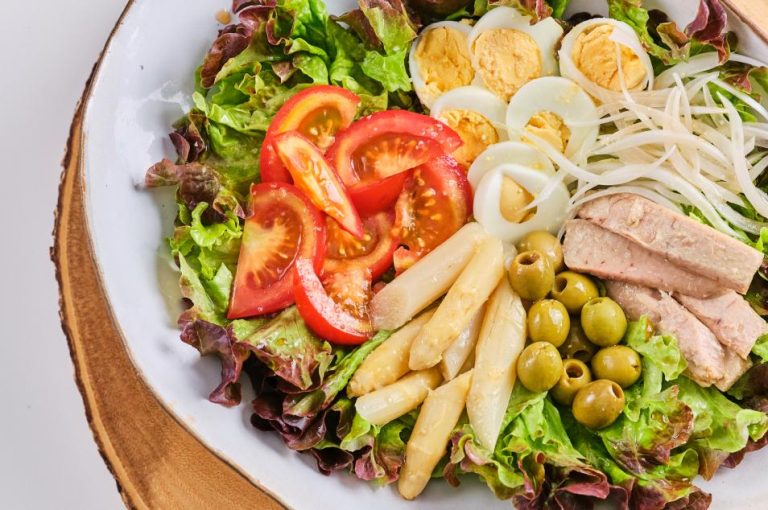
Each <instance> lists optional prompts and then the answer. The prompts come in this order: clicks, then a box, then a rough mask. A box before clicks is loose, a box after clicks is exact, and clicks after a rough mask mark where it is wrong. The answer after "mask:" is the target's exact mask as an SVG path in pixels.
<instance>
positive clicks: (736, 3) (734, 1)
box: [50, 0, 768, 509]
mask: <svg viewBox="0 0 768 510" xmlns="http://www.w3.org/2000/svg"><path fill="white" fill-rule="evenodd" d="M720 1H721V2H722V3H723V5H724V6H725V7H726V9H727V10H728V11H730V12H729V14H733V15H735V16H736V17H737V18H738V20H739V22H740V23H741V24H743V25H744V26H745V27H747V28H748V29H749V30H750V31H751V32H753V33H754V34H755V35H756V36H757V37H759V38H760V39H762V40H763V41H765V42H766V43H767V44H768V28H766V27H762V26H761V25H760V24H759V23H758V22H757V21H756V20H755V19H753V18H751V17H749V16H747V15H746V14H745V13H744V12H742V9H748V5H749V0H720ZM139 3H140V0H127V1H126V5H125V7H124V8H123V10H122V12H121V14H120V16H119V17H118V19H117V21H116V22H115V25H114V26H113V28H112V30H111V31H110V33H109V36H108V37H107V40H106V42H105V43H104V46H103V48H102V49H101V51H100V52H99V55H98V57H97V59H96V61H95V63H94V65H93V68H92V70H91V72H90V75H89V77H88V79H87V80H86V82H85V85H84V89H83V92H82V94H81V96H80V98H79V100H78V102H77V104H76V108H75V113H74V114H73V118H72V121H71V123H70V128H69V132H68V137H67V141H66V147H65V155H64V157H63V159H62V162H61V167H62V168H61V172H60V182H59V191H58V197H57V204H56V209H55V210H54V229H53V234H52V236H53V239H54V244H53V246H52V247H51V249H50V256H51V260H52V262H53V263H54V266H55V269H56V270H55V277H56V280H57V284H58V294H59V317H60V323H61V327H62V330H63V332H64V335H65V337H66V339H67V343H68V347H69V353H70V357H71V359H72V362H73V365H74V374H73V375H74V379H75V382H76V385H77V388H78V391H79V392H80V395H81V398H82V400H83V404H84V408H85V414H86V419H87V422H88V426H89V428H90V429H91V432H92V434H93V437H94V441H95V443H96V445H97V448H98V451H99V454H100V455H101V457H102V459H103V460H104V463H105V464H106V466H107V469H108V470H109V472H110V474H111V475H112V477H113V478H114V479H115V481H116V483H117V489H118V492H119V494H120V496H121V498H122V499H123V501H124V502H125V503H126V505H127V506H128V507H129V508H140V507H141V503H142V501H141V499H140V495H138V494H136V495H132V494H131V491H128V490H126V486H127V485H131V483H130V481H129V480H128V479H127V476H126V477H125V478H124V477H123V476H121V475H120V474H119V470H117V469H116V466H115V463H116V462H117V461H118V459H112V458H111V457H110V455H109V454H108V452H107V451H106V449H105V448H104V442H105V441H104V438H102V437H101V436H102V434H103V433H102V432H100V431H99V430H97V428H96V427H95V425H94V423H93V412H92V411H93V409H92V408H93V407H94V406H95V404H94V403H93V402H91V401H90V399H89V398H88V395H87V391H86V389H85V388H84V385H83V381H82V378H81V366H80V363H79V362H78V358H79V354H78V352H77V348H76V346H75V345H76V342H75V340H74V338H73V337H74V333H73V331H72V328H71V327H70V326H69V324H68V322H67V313H66V309H65V308H66V305H67V299H66V297H65V292H64V288H65V286H67V285H68V283H67V282H66V281H65V280H67V278H68V277H67V276H66V275H65V274H64V271H63V270H62V265H61V260H60V259H61V257H60V255H61V251H62V246H63V245H64V244H65V239H63V238H62V232H63V231H64V230H65V229H63V228H62V223H63V221H64V220H65V219H66V218H65V216H64V215H62V214H61V212H62V209H63V202H64V201H65V200H67V196H66V189H65V188H66V182H67V179H68V178H71V177H72V175H71V174H77V175H75V176H74V177H75V178H76V179H77V181H78V182H76V183H75V184H74V185H75V186H76V187H77V190H76V191H75V192H79V193H81V194H82V201H83V209H84V219H85V221H84V225H83V228H84V230H85V232H86V241H87V247H86V250H87V251H88V253H89V254H90V256H91V260H92V263H93V267H94V269H95V272H96V276H97V279H98V285H99V287H100V288H101V289H102V291H104V295H105V297H107V299H105V301H104V307H105V309H106V310H107V311H108V314H109V316H110V319H111V322H112V324H113V325H114V327H115V330H116V331H117V332H118V333H119V336H120V342H121V344H122V347H123V349H124V352H125V354H126V355H127V357H128V359H129V360H130V363H131V365H132V366H133V368H134V370H135V371H136V373H137V374H138V376H139V378H140V379H141V381H142V383H143V384H144V385H145V387H146V388H147V389H148V390H149V394H150V395H151V396H152V397H153V398H154V401H155V402H156V403H157V404H159V406H160V407H161V408H162V410H163V411H165V413H166V414H168V415H169V416H170V417H171V418H172V419H173V420H174V421H175V422H176V423H177V424H178V425H179V426H180V427H182V428H183V429H184V430H185V431H186V432H187V433H188V434H189V435H190V436H191V437H192V438H194V440H195V441H197V442H198V443H200V444H201V445H202V446H203V447H204V448H205V449H206V450H208V451H209V452H211V453H212V454H213V455H215V456H216V457H217V458H218V459H220V460H221V461H222V462H224V463H225V464H226V465H227V466H229V467H230V468H231V469H232V470H234V471H235V472H236V473H237V474H239V475H241V476H242V477H244V478H245V479H246V480H247V481H248V482H249V483H251V484H252V485H253V486H254V487H255V488H256V489H258V490H259V491H261V492H263V493H264V494H265V495H267V496H268V497H270V498H272V499H273V500H275V501H276V502H278V504H279V505H281V506H282V507H283V508H286V509H288V508H291V507H289V506H288V505H287V503H286V502H285V501H284V500H283V498H282V497H281V496H280V495H278V494H276V493H275V492H273V491H272V490H270V489H269V488H268V487H266V486H265V485H264V484H262V483H261V482H260V481H259V480H258V479H256V478H255V477H254V476H253V475H251V474H249V473H248V472H246V470H244V469H243V468H241V467H240V466H239V465H238V464H237V463H235V462H234V461H232V460H231V459H230V458H229V457H228V456H227V455H225V454H224V453H223V452H221V451H219V450H217V449H215V448H213V447H211V446H209V444H208V443H207V442H206V441H205V440H204V439H203V438H201V437H200V434H198V433H197V432H195V430H194V429H193V428H191V427H190V426H189V425H188V424H187V423H186V422H185V420H184V419H182V417H181V416H179V415H178V414H177V412H176V411H174V409H173V407H172V406H170V405H169V404H168V403H166V402H165V401H164V399H163V398H161V397H160V396H159V395H158V393H157V391H156V389H155V388H154V387H153V386H152V385H151V384H150V383H149V379H148V377H147V376H146V375H145V373H144V370H143V369H142V368H141V367H140V366H139V365H138V364H137V363H136V362H135V359H134V356H133V354H132V350H131V348H130V347H129V344H128V341H127V339H126V335H125V333H124V331H123V328H122V326H121V324H120V323H119V321H117V320H116V319H115V314H114V311H113V308H112V302H111V301H110V300H109V298H108V293H107V292H106V289H105V287H104V283H103V273H102V267H101V264H100V263H99V260H98V258H97V257H96V255H95V251H94V248H93V236H92V233H91V226H90V215H89V214H88V210H89V207H88V205H87V203H88V201H89V199H88V195H89V194H88V192H87V189H86V188H87V179H86V177H85V173H84V166H85V151H84V146H85V137H86V135H85V131H86V129H85V128H86V121H87V118H88V116H87V112H88V106H89V104H90V102H91V99H92V96H93V91H94V89H95V86H96V85H97V83H98V81H99V77H100V73H101V70H102V64H103V63H104V61H105V57H107V56H108V55H109V51H110V49H111V47H112V43H113V41H114V39H115V37H116V35H117V34H118V33H119V31H120V30H121V29H122V28H123V25H124V22H125V21H126V18H127V17H128V15H129V14H130V13H131V12H132V10H133V9H134V8H135V7H136V6H137V5H138V4H139ZM69 304H70V305H71V306H73V307H75V308H76V307H77V303H69Z"/></svg>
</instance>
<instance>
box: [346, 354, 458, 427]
mask: <svg viewBox="0 0 768 510" xmlns="http://www.w3.org/2000/svg"><path fill="white" fill-rule="evenodd" d="M442 380H443V376H442V375H441V374H440V370H438V369H437V368H430V369H429V370H420V371H418V372H413V373H411V374H408V375H406V376H405V377H403V378H402V379H400V380H399V381H397V382H396V383H394V384H390V385H389V386H385V387H383V388H381V389H379V390H376V391H373V392H371V393H368V394H366V395H363V396H362V397H360V398H358V399H357V402H356V403H355V409H356V410H357V413H358V414H359V415H360V416H362V417H363V418H365V419H366V420H368V421H369V422H371V423H373V424H374V425H384V424H386V423H389V422H391V421H392V420H395V419H397V418H399V417H401V416H402V415H404V414H406V413H408V412H411V411H413V410H414V409H416V408H417V407H419V405H420V404H421V403H422V402H424V399H425V398H427V395H428V394H429V390H432V389H434V388H437V386H438V385H439V384H440V383H441V382H442Z"/></svg>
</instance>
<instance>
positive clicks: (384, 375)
mask: <svg viewBox="0 0 768 510" xmlns="http://www.w3.org/2000/svg"><path fill="white" fill-rule="evenodd" d="M433 313H434V310H428V311H426V312H424V313H422V314H421V315H419V316H418V317H416V318H415V319H413V320H412V321H411V322H409V323H408V324H406V325H405V326H403V327H402V328H400V329H399V330H397V331H396V332H395V333H393V334H392V336H390V337H389V338H388V339H387V340H385V341H384V343H383V344H381V345H380V346H378V347H377V348H376V350H374V351H373V352H372V353H371V354H369V355H368V357H367V358H365V361H363V363H362V365H360V368H358V369H357V371H356V372H355V375H354V376H352V380H351V381H350V382H349V387H348V388H347V394H348V395H349V396H350V397H359V396H360V395H365V394H366V393H370V392H372V391H374V390H378V389H379V388H383V387H384V386H387V385H388V384H392V383H393V382H395V381H397V380H398V379H400V378H401V377H403V376H404V375H405V374H407V373H408V372H409V371H410V369H409V368H408V357H409V356H410V355H411V344H412V343H413V339H414V338H416V335H417V334H418V333H419V331H420V330H421V328H422V327H424V324H426V323H427V321H429V319H430V318H431V317H432V314H433Z"/></svg>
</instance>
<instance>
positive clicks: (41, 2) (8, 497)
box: [0, 0, 125, 510]
mask: <svg viewBox="0 0 768 510" xmlns="http://www.w3.org/2000/svg"><path fill="white" fill-rule="evenodd" d="M124 4H125V0H98V1H93V0H36V1H27V0H0V507H2V508H4V509H9V510H17V509H34V510H37V509H46V510H47V509H53V508H57V509H62V510H69V509H73V510H74V509H76V510H90V509H94V510H110V509H118V508H122V507H123V505H122V501H121V500H120V497H119V495H118V492H117V487H116V484H115V481H114V480H113V479H112V477H111V475H110V474H109V472H108V471H107V468H106V466H105V465H104V462H103V461H102V459H101V457H100V456H99V454H98V452H97V451H96V445H95V443H94V441H93V437H92V435H91V431H90V430H89V429H88V425H87V423H86V420H85V412H84V409H83V404H82V400H81V398H80V394H79V393H78V391H77V388H76V387H75V383H74V379H73V370H74V369H73V367H72V362H71V361H70V358H69V352H68V349H67V343H66V340H65V338H64V335H63V333H62V331H61V327H60V325H59V318H58V294H57V288H56V282H55V278H54V268H53V264H52V263H51V261H50V258H49V254H48V249H49V247H50V246H51V244H52V237H51V232H52V229H53V212H54V208H55V206H56V197H57V194H58V184H59V175H60V172H61V167H60V163H61V159H62V157H63V155H64V147H65V143H66V140H67V134H68V131H69V124H70V121H71V119H72V115H73V113H74V111H75V105H76V103H77V100H78V99H79V97H80V95H81V93H82V91H83V87H84V85H85V82H86V79H87V78H88V75H89V73H90V71H91V67H92V66H93V63H94V62H95V61H96V59H97V58H98V55H99V53H100V51H101V48H102V47H103V45H104V42H105V41H106V38H107V36H108V35H109V32H110V31H111V29H112V27H113V26H114V24H115V22H116V20H117V18H118V17H119V15H120V12H121V11H122V9H123V6H124Z"/></svg>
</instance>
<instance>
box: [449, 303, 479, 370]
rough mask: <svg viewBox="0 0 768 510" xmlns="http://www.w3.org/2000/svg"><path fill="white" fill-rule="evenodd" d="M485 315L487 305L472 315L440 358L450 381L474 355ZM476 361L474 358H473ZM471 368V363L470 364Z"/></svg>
mask: <svg viewBox="0 0 768 510" xmlns="http://www.w3.org/2000/svg"><path fill="white" fill-rule="evenodd" d="M484 315H485V305H483V306H481V307H480V310H478V311H477V313H475V316H474V317H472V321H471V322H470V323H469V326H467V327H466V328H465V329H464V331H462V332H461V334H460V335H459V337H458V338H457V339H456V340H454V341H453V343H451V345H450V346H449V347H448V348H447V349H446V350H445V352H444V353H443V359H442V360H440V371H441V372H442V373H443V377H444V378H445V380H446V381H450V380H451V379H453V378H454V377H456V376H457V375H459V374H460V373H461V372H462V371H463V370H462V369H463V368H464V365H465V364H466V363H467V361H469V358H471V357H473V356H472V355H473V354H474V351H475V345H476V344H477V337H478V336H479V335H480V327H481V326H482V325H483V316H484ZM473 361H474V360H473ZM470 368H471V365H470Z"/></svg>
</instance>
